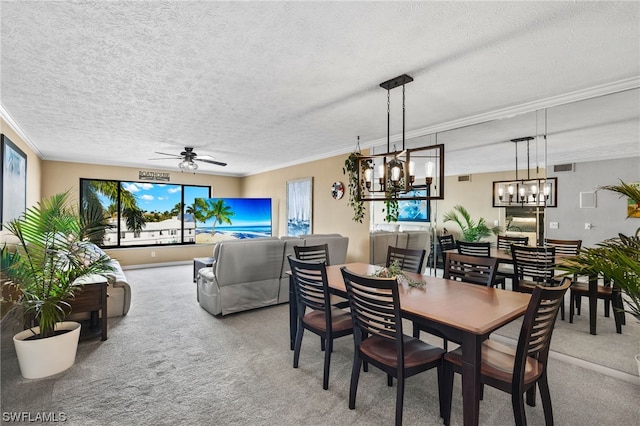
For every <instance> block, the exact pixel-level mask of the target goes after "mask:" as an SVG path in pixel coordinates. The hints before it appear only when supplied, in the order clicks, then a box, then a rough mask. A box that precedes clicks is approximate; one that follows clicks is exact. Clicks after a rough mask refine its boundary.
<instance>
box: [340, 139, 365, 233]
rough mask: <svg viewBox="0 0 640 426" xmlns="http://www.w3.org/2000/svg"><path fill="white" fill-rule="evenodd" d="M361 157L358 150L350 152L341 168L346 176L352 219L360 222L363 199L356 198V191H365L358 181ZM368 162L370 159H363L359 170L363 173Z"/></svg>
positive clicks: (362, 211) (363, 208) (363, 212)
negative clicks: (359, 167)
mask: <svg viewBox="0 0 640 426" xmlns="http://www.w3.org/2000/svg"><path fill="white" fill-rule="evenodd" d="M361 157H362V154H361V153H360V151H354V152H352V153H351V154H349V156H348V157H347V159H346V160H344V167H343V168H342V173H343V174H345V175H347V177H348V187H349V206H350V207H351V208H352V209H353V221H354V222H359V223H362V219H364V215H365V211H366V208H365V206H364V201H362V200H358V191H360V193H364V191H365V187H364V183H362V182H359V181H358V164H359V163H360V161H359V160H360V158H361ZM370 164H371V161H370V160H367V161H363V162H362V165H361V170H360V171H361V172H363V173H364V170H366V169H367V168H369V167H370Z"/></svg>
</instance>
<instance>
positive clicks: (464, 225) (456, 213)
mask: <svg viewBox="0 0 640 426" xmlns="http://www.w3.org/2000/svg"><path fill="white" fill-rule="evenodd" d="M443 220H444V221H445V222H455V223H457V224H458V226H459V227H460V230H461V231H462V237H461V238H460V240H462V241H469V242H477V241H480V240H481V239H482V238H485V237H488V236H490V235H491V234H497V233H498V232H499V229H498V228H497V227H494V228H489V227H488V226H487V224H486V222H485V220H484V219H483V218H480V219H478V221H477V222H476V221H475V220H473V219H471V215H470V214H469V212H468V211H467V209H466V208H464V207H463V206H461V205H456V206H454V207H453V210H451V211H448V212H446V213H445V214H444V216H443Z"/></svg>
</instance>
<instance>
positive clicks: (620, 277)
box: [558, 180, 640, 321]
mask: <svg viewBox="0 0 640 426" xmlns="http://www.w3.org/2000/svg"><path fill="white" fill-rule="evenodd" d="M600 189H605V190H608V191H613V192H617V193H619V194H620V195H621V196H627V197H629V198H631V200H632V201H634V202H635V203H636V204H640V189H639V188H637V187H635V186H634V185H631V184H627V183H625V182H624V181H622V180H621V181H620V185H606V186H602V187H600ZM632 213H633V210H632V209H629V210H628V214H629V215H631V214H632ZM558 269H561V270H564V271H566V272H567V274H578V275H589V276H601V277H603V278H604V279H605V280H607V281H613V283H615V285H617V286H618V287H620V290H621V291H622V292H623V293H624V294H626V296H627V297H626V298H624V301H625V305H626V306H627V309H625V311H626V312H628V313H630V314H631V315H633V316H634V317H635V318H636V319H638V320H639V321H640V237H638V236H635V237H630V236H626V235H623V234H618V238H612V239H608V240H605V241H603V242H601V243H598V244H597V245H596V247H587V248H583V249H582V250H580V253H579V254H578V255H577V256H574V257H572V258H570V259H567V260H566V261H565V262H563V263H562V264H561V265H558Z"/></svg>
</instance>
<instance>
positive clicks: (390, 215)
mask: <svg viewBox="0 0 640 426" xmlns="http://www.w3.org/2000/svg"><path fill="white" fill-rule="evenodd" d="M390 195H391V194H388V193H387V197H389V196H390ZM383 212H384V213H385V215H384V220H385V222H389V223H391V222H397V221H398V213H399V212H400V209H399V204H398V200H387V201H385V202H384V209H383Z"/></svg>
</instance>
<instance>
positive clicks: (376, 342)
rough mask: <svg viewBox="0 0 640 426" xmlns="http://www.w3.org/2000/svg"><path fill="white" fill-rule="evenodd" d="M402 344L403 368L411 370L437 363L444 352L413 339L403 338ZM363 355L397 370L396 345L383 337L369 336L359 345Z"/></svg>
mask: <svg viewBox="0 0 640 426" xmlns="http://www.w3.org/2000/svg"><path fill="white" fill-rule="evenodd" d="M403 343H404V366H405V368H411V367H415V366H418V365H422V364H426V363H429V362H433V361H437V360H438V359H439V358H440V357H442V354H443V353H444V350H443V349H442V348H438V347H436V346H433V345H430V344H428V343H425V342H423V341H422V340H419V339H416V338H415V337H410V336H406V335H405V336H403ZM360 350H361V352H362V353H363V354H365V355H367V356H368V357H370V358H371V359H374V360H376V361H378V362H380V363H382V364H385V365H389V366H392V367H394V368H397V366H398V358H397V356H396V343H395V341H393V340H390V339H385V338H384V337H378V336H370V337H368V338H367V339H365V340H364V341H363V342H362V344H361V345H360Z"/></svg>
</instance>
